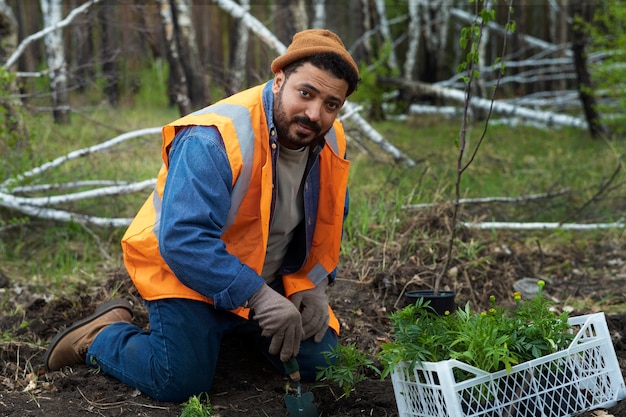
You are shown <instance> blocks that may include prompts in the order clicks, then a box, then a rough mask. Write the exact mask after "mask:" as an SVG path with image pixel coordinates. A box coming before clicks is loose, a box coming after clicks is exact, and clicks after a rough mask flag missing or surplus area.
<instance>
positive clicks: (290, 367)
mask: <svg viewBox="0 0 626 417" xmlns="http://www.w3.org/2000/svg"><path fill="white" fill-rule="evenodd" d="M283 366H284V367H285V372H286V373H287V375H289V379H291V380H292V381H294V382H298V381H300V367H299V366H298V361H297V360H296V358H291V359H289V360H288V361H286V362H283Z"/></svg>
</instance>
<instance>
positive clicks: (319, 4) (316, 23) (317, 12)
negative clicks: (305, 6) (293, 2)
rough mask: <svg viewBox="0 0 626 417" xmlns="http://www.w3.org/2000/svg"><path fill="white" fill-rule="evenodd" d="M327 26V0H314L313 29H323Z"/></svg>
mask: <svg viewBox="0 0 626 417" xmlns="http://www.w3.org/2000/svg"><path fill="white" fill-rule="evenodd" d="M325 26H326V0H313V22H312V23H311V27H312V28H313V29H323V28H324V27H325Z"/></svg>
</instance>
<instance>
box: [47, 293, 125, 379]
mask: <svg viewBox="0 0 626 417" xmlns="http://www.w3.org/2000/svg"><path fill="white" fill-rule="evenodd" d="M132 319H133V312H132V306H131V305H130V303H129V302H128V301H126V300H111V301H107V302H106V303H103V304H101V305H100V306H98V308H96V311H95V312H94V313H93V314H92V315H91V316H89V317H86V318H84V319H82V320H80V321H77V322H76V323H73V324H72V325H71V326H70V327H68V328H67V329H65V330H62V331H60V332H59V334H57V335H56V336H55V337H54V339H52V342H50V346H48V351H47V352H46V356H45V358H44V361H45V364H46V369H47V370H48V371H58V370H59V369H61V368H63V367H64V366H71V365H81V364H84V363H85V358H86V356H87V350H88V349H89V346H91V343H92V342H93V340H94V339H95V338H96V336H97V335H98V333H100V332H101V331H102V330H103V329H104V328H105V327H107V326H108V325H110V324H113V323H117V322H120V321H125V322H127V323H130V322H131V320H132Z"/></svg>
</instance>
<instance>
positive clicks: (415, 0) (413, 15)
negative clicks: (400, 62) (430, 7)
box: [404, 0, 420, 81]
mask: <svg viewBox="0 0 626 417" xmlns="http://www.w3.org/2000/svg"><path fill="white" fill-rule="evenodd" d="M419 1H420V0H409V4H408V7H409V27H408V29H407V35H408V37H409V46H408V48H407V51H406V58H405V59H404V79H405V80H407V81H411V80H413V79H414V78H413V77H414V73H415V63H416V62H417V59H416V58H417V52H418V51H419V44H420V16H419V12H418V9H419Z"/></svg>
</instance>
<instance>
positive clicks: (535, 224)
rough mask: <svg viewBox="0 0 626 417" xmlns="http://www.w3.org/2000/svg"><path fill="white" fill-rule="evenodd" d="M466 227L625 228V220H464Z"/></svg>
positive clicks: (529, 228)
mask: <svg viewBox="0 0 626 417" xmlns="http://www.w3.org/2000/svg"><path fill="white" fill-rule="evenodd" d="M461 224H462V225H463V226H465V227H469V228H472V229H487V230H491V229H494V230H495V229H507V230H555V229H562V230H598V229H624V228H626V223H625V222H619V221H618V222H613V223H556V222H547V223H542V222H475V223H474V222H462V223H461Z"/></svg>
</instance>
